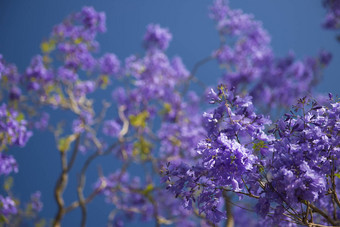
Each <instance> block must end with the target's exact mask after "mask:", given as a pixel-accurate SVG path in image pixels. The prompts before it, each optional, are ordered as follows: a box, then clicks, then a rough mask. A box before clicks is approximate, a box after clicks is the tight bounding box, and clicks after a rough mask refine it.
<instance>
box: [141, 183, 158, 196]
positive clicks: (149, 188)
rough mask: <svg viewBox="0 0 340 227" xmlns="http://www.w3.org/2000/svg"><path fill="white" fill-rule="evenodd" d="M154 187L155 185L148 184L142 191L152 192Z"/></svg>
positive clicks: (145, 192) (144, 192)
mask: <svg viewBox="0 0 340 227" xmlns="http://www.w3.org/2000/svg"><path fill="white" fill-rule="evenodd" d="M154 188H155V187H154V186H153V184H148V185H147V186H146V187H145V189H144V190H143V192H142V193H143V195H147V194H149V193H150V192H152V191H153V190H154Z"/></svg>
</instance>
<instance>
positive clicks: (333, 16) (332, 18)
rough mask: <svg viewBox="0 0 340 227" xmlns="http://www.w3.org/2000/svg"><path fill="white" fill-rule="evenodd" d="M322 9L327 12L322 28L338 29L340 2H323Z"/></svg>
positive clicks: (334, 0)
mask: <svg viewBox="0 0 340 227" xmlns="http://www.w3.org/2000/svg"><path fill="white" fill-rule="evenodd" d="M323 5H324V7H325V8H326V9H327V10H328V12H327V15H326V17H325V20H324V22H323V27H324V28H326V29H333V30H336V29H339V28H340V1H339V0H323Z"/></svg>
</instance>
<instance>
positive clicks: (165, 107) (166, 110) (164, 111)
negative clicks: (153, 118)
mask: <svg viewBox="0 0 340 227" xmlns="http://www.w3.org/2000/svg"><path fill="white" fill-rule="evenodd" d="M171 110H172V106H171V104H170V103H167V102H166V103H164V105H163V109H162V110H161V111H160V114H163V115H165V114H168V113H170V111H171Z"/></svg>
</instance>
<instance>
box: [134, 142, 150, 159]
mask: <svg viewBox="0 0 340 227" xmlns="http://www.w3.org/2000/svg"><path fill="white" fill-rule="evenodd" d="M151 148H152V145H151V143H150V142H149V141H147V140H146V139H144V137H142V136H141V137H140V138H139V140H138V141H137V142H135V143H134V144H133V152H132V155H133V156H138V155H140V157H141V159H142V160H145V159H146V158H147V157H148V155H149V154H150V151H151Z"/></svg>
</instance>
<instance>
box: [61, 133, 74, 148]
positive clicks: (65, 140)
mask: <svg viewBox="0 0 340 227" xmlns="http://www.w3.org/2000/svg"><path fill="white" fill-rule="evenodd" d="M75 139H76V136H75V135H74V134H72V135H70V136H68V137H66V138H61V139H59V142H58V150H59V151H60V152H65V151H67V150H68V149H69V148H70V145H71V143H72V142H73V141H74V140H75Z"/></svg>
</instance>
